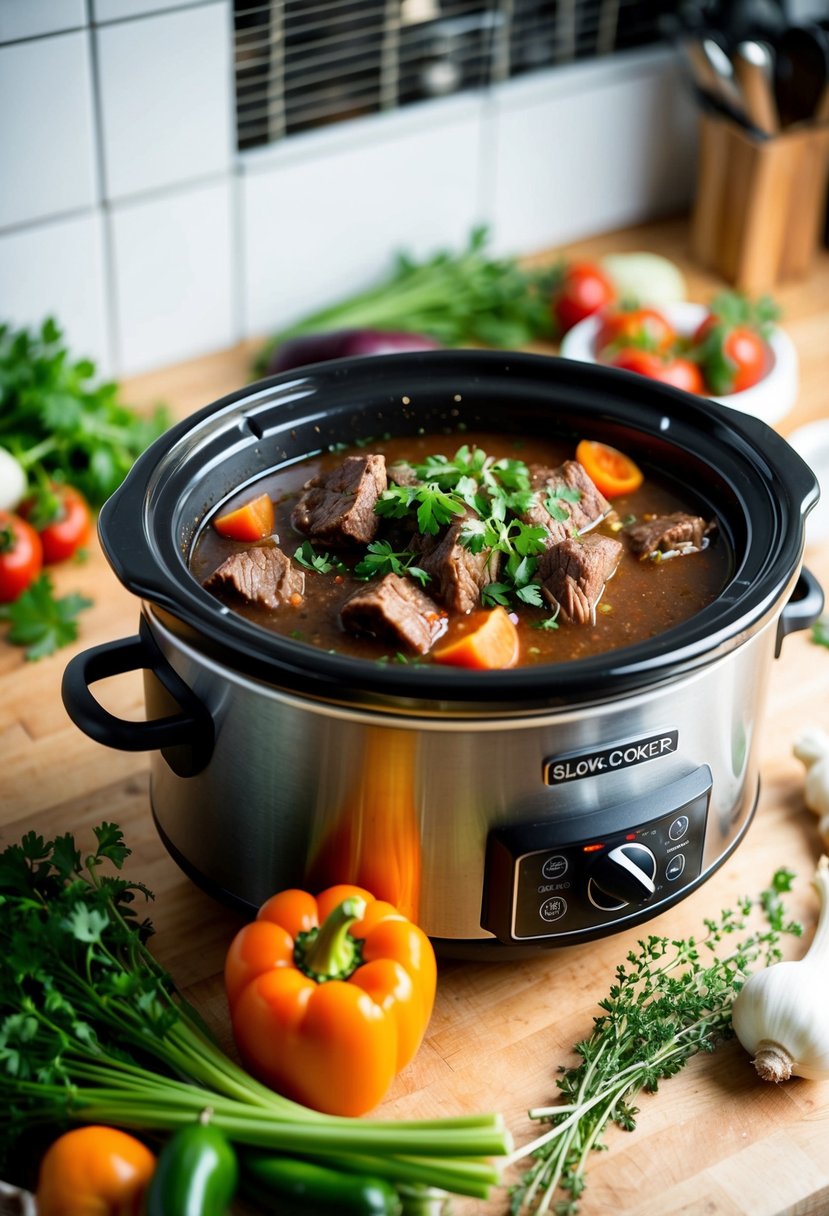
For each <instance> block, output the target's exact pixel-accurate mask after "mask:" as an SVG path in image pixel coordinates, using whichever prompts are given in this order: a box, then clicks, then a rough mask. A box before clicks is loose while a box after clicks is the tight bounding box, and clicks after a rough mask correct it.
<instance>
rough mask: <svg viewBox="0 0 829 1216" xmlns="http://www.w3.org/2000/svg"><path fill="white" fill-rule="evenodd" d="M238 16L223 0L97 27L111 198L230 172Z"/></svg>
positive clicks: (105, 152) (103, 121) (107, 180)
mask: <svg viewBox="0 0 829 1216" xmlns="http://www.w3.org/2000/svg"><path fill="white" fill-rule="evenodd" d="M230 21H231V17H230V8H229V4H228V2H227V0H221V3H211V4H203V5H199V6H198V7H196V8H187V9H182V10H179V11H176V12H171V13H165V14H162V15H161V16H155V17H146V18H143V19H140V20H135V21H124V22H119V23H116V24H115V25H105V26H99V27H98V28H97V29H96V31H95V37H96V38H97V45H98V69H99V73H100V97H101V113H102V124H103V131H102V136H103V155H104V175H105V182H106V192H107V197H109V198H110V199H114V200H120V199H124V198H127V197H129V196H130V195H133V194H140V193H144V192H147V191H152V190H158V189H162V188H164V187H167V186H176V185H181V184H182V183H185V182H188V181H193V180H195V179H198V178H204V177H209V176H211V175H215V174H219V173H225V174H226V173H228V172H229V171H230V168H231V158H232V139H233V136H232V132H231V106H232V102H231V66H230V44H231V28H230Z"/></svg>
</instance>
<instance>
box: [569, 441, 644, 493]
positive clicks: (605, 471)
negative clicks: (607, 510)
mask: <svg viewBox="0 0 829 1216" xmlns="http://www.w3.org/2000/svg"><path fill="white" fill-rule="evenodd" d="M576 460H577V461H578V462H579V464H580V465H581V466H582V468H583V469H584V470H585V472H586V473H587V475H588V477H589V478H590V480H591V481H592V482H593V484H594V485H595V486H596V488H597V489H599V490H601V492H602V494H604V496H605V498H614V497H616V496H617V495H619V494H631V493H632V492H633V491H634V490H638V489H639V487H640V486H641V484H642V482H643V481H644V480H645V477H644V474H643V473H642V470H641V469H640V468H639V467H638V466H637V465H635V464H634V463H633V461H632V460H631V458H630V457H629V456H626V455H625V454H624V452H620V451H619V450H618V449H617V448H612V447H610V446H609V444H606V443H599V442H598V440H596V439H582V441H581V443H580V444H579V445H578V447H577V448H576Z"/></svg>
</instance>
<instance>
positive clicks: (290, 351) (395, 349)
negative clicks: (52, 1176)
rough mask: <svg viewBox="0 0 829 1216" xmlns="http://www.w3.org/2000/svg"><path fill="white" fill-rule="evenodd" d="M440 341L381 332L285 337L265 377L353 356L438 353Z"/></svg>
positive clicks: (395, 331)
mask: <svg viewBox="0 0 829 1216" xmlns="http://www.w3.org/2000/svg"><path fill="white" fill-rule="evenodd" d="M440 347H441V344H440V342H437V341H435V339H434V338H429V337H427V336H426V334H411V333H403V332H401V331H398V330H383V329H337V330H331V331H330V332H328V333H318V334H301V335H300V336H298V337H296V338H286V339H285V340H284V342H280V343H279V345H278V346H276V347H275V349H274V351H273V353H272V354H271V356H270V358H269V359H268V363H267V366H266V369H265V375H267V376H275V375H276V373H277V372H285V371H288V370H289V369H290V368H293V367H303V366H304V365H305V364H306V363H325V362H326V361H327V360H328V359H344V358H348V357H351V358H353V357H354V356H355V355H394V354H399V353H401V352H403V351H417V350H439V349H440Z"/></svg>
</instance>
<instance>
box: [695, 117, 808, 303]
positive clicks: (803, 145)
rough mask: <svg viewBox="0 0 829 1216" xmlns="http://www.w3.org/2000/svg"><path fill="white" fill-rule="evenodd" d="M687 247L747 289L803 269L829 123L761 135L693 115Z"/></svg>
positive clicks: (799, 273) (759, 288) (702, 261)
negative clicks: (695, 140) (696, 120)
mask: <svg viewBox="0 0 829 1216" xmlns="http://www.w3.org/2000/svg"><path fill="white" fill-rule="evenodd" d="M699 135H700V139H699V160H698V166H697V193H696V198H695V200H694V207H693V213H692V218H691V252H692V255H693V257H694V258H695V259H696V261H698V262H699V263H700V264H701V265H703V266H705V267H706V268H707V269H709V270H714V271H716V272H718V273H719V274H721V275H722V277H723V278H724V279H725V280H726V281H727V282H729V283H731V284H733V285H734V286H735V287H737V288H738V289H739V290H741V291H745V292H748V293H752V292H758V291H767V290H768V289H770V288H772V287H774V285H775V284H776V283H782V282H785V281H786V280H787V279H795V278H800V277H802V276H804V275H806V274H807V273H808V271H809V267H810V265H811V263H812V259H813V257H814V254H815V251H816V250H817V248H818V246H819V244H820V241H821V234H822V230H823V219H824V214H825V210H826V195H827V182H828V181H829V126H815V125H810V126H805V125H804V126H802V127H799V128H797V129H792V130H789V131H784V132H783V133H782V134H780V135H775V136H773V137H770V138H768V139H757V138H753V137H752V136H751V135H750V133H749V132H747V131H746V130H745V129H743V128H742V127H740V126H739V125H738V124H736V123H733V122H731V121H729V120H728V119H725V118H720V117H719V116H713V115H710V114H701V115H700V131H699Z"/></svg>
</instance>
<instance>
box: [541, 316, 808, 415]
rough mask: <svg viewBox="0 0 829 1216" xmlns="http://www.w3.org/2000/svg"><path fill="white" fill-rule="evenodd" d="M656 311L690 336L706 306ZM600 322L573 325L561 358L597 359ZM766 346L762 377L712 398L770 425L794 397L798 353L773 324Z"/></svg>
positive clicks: (591, 319)
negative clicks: (766, 364) (767, 356)
mask: <svg viewBox="0 0 829 1216" xmlns="http://www.w3.org/2000/svg"><path fill="white" fill-rule="evenodd" d="M658 311H659V312H661V313H662V314H663V316H664V317H665V318H666V320H668V321H670V323H671V325H673V327H674V329H675V330H676V331H677V332H678V333H680V334H683V335H686V336H690V335H691V334H692V333H693V332H694V330H695V329H696V328H697V326H698V325H699V324H700V322H701V321H702V320H703V319H704V318H705V316H706V314H707V312H708V309H707V308H706V307H705V305H704V304H692V303H690V302H688V301H685V300H684V301H682V302H681V303H679V304H665V305H663V306H661V307H660V308H659V309H658ZM600 324H601V317H600V316H599V315H598V314H594V315H593V316H592V317H586V318H585V320H584V321H580V322H579V323H578V325H574V326H573V328H572V329H571V330H569V331H568V333H566V334H565V335H564V339H563V341H562V343H561V354H562V355H563V356H564V358H565V359H580V360H581V361H582V362H583V363H595V362H597V359H596V350H595V344H596V335H597V333H598V331H599V326H600ZM769 346H770V347H771V352H772V366H771V368H770V369H769V371H768V372H767V374H766V375H765V376H764V377H763V379H762V380H760V381H758V383H757V384H755V385H753V386H752V387H751V388H747V389H744V390H743V392H741V393H727V394H726V395H725V396H724V397H714V396H713V395H712V397H711V400H712V401H721V402H722V404H723V405H730V406H731V408H732V409H735V410H741V411H742V412H743V413H744V414H753V415H754V417H755V418H759V419H761V421H763V422H767V423H769V424H771V423H773V422H778V421H779V420H780V419H781V418H784V417H785V416H786V414H788V412H789V411H790V410H791V409H792V407H793V406H794V404H795V402H796V400H797V390H798V371H797V352H796V351H795V348H794V344H793V343H792V340H791V338H790V337H789V336H788V334H786V333H784V331H783V330H782V329H780V328H778V327H776V326H775V328H774V329H773V330H772V332H771V336H770V338H769Z"/></svg>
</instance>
